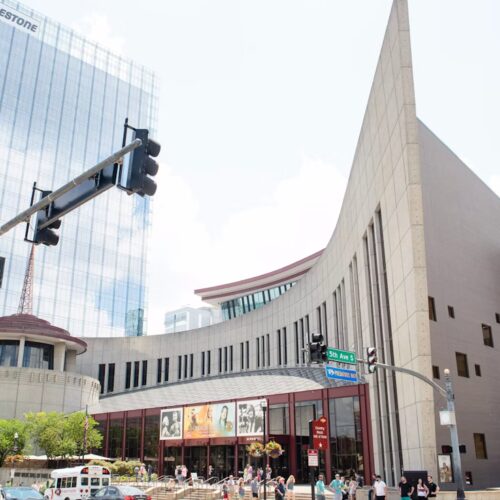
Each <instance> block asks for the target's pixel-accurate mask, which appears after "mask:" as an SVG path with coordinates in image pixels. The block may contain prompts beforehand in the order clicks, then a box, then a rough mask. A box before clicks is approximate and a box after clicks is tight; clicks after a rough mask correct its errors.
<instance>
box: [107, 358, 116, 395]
mask: <svg viewBox="0 0 500 500" xmlns="http://www.w3.org/2000/svg"><path fill="white" fill-rule="evenodd" d="M114 390H115V364H114V363H110V364H109V365H108V392H113V391H114Z"/></svg>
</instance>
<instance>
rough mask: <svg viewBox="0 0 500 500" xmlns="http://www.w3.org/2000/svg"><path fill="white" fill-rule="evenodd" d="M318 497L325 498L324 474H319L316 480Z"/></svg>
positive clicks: (319, 498) (322, 499) (320, 499)
mask: <svg viewBox="0 0 500 500" xmlns="http://www.w3.org/2000/svg"><path fill="white" fill-rule="evenodd" d="M316 498H317V499H318V500H325V498H326V497H325V483H324V481H323V474H320V475H319V476H318V480H317V481H316Z"/></svg>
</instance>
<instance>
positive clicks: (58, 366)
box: [54, 342, 66, 372]
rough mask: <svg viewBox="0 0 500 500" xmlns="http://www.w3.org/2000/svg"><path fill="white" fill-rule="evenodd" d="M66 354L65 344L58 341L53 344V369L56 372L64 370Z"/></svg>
mask: <svg viewBox="0 0 500 500" xmlns="http://www.w3.org/2000/svg"><path fill="white" fill-rule="evenodd" d="M65 354H66V344H65V343H64V342H59V343H58V344H55V345H54V370H55V371H58V372H63V371H64V356H65Z"/></svg>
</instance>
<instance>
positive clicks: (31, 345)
mask: <svg viewBox="0 0 500 500" xmlns="http://www.w3.org/2000/svg"><path fill="white" fill-rule="evenodd" d="M23 368H41V369H42V370H53V369H54V346H53V345H50V344H41V343H40V342H25V344H24V354H23Z"/></svg>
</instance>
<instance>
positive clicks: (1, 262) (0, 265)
mask: <svg viewBox="0 0 500 500" xmlns="http://www.w3.org/2000/svg"><path fill="white" fill-rule="evenodd" d="M4 269H5V257H0V288H2V282H3V272H4Z"/></svg>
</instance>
